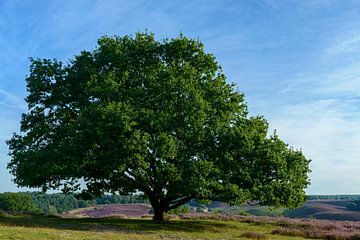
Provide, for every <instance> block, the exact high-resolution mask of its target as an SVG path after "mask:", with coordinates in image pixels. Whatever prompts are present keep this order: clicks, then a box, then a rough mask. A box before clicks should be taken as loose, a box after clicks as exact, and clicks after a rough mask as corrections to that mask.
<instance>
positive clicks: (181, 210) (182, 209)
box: [169, 205, 190, 215]
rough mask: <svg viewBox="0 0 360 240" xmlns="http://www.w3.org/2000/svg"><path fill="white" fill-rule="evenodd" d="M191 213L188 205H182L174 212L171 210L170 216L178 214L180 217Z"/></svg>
mask: <svg viewBox="0 0 360 240" xmlns="http://www.w3.org/2000/svg"><path fill="white" fill-rule="evenodd" d="M188 212H190V208H189V206H188V205H182V206H180V207H178V208H175V209H173V210H170V211H169V214H176V215H179V214H183V213H188Z"/></svg>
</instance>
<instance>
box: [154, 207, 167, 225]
mask: <svg viewBox="0 0 360 240" xmlns="http://www.w3.org/2000/svg"><path fill="white" fill-rule="evenodd" d="M153 208H154V217H153V220H154V221H156V222H159V223H162V222H164V221H165V218H164V213H165V211H164V209H162V208H161V207H160V206H158V207H154V206H153Z"/></svg>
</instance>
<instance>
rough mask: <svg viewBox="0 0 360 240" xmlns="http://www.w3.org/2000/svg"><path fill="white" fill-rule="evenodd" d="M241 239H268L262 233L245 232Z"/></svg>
mask: <svg viewBox="0 0 360 240" xmlns="http://www.w3.org/2000/svg"><path fill="white" fill-rule="evenodd" d="M241 237H243V238H250V239H256V240H265V239H268V237H267V236H266V235H265V234H263V233H258V232H246V233H243V234H242V235H241Z"/></svg>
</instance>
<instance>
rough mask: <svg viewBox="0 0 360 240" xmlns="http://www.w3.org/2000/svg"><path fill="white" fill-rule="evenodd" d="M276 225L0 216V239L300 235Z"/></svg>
mask: <svg viewBox="0 0 360 240" xmlns="http://www.w3.org/2000/svg"><path fill="white" fill-rule="evenodd" d="M274 228H275V227H274V226H272V225H267V224H264V225H259V224H249V223H240V222H233V221H226V222H225V221H210V220H209V221H206V220H197V221H195V220H172V221H171V222H169V223H166V224H161V225H159V224H154V223H152V222H151V221H150V220H148V219H59V218H55V217H42V216H16V217H0V239H34V240H35V239H36V240H38V239H126V240H132V239H134V240H136V239H172V240H174V239H224V240H225V239H244V238H242V237H241V235H242V234H243V233H245V232H258V233H265V234H266V235H267V236H268V238H267V239H274V240H275V239H279V240H280V239H283V240H285V239H289V240H296V239H298V240H300V239H303V238H298V237H288V236H285V237H284V236H277V235H271V234H270V232H271V230H273V229H274Z"/></svg>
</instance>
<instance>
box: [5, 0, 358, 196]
mask: <svg viewBox="0 0 360 240" xmlns="http://www.w3.org/2000/svg"><path fill="white" fill-rule="evenodd" d="M359 12H360V2H359V1H355V0H354V1H346V0H338V1H321V0H320V1H311V0H308V1H306V0H304V1H296V0H294V1H291V0H288V1H281V0H277V1H275V0H274V1H272V0H264V1H260V0H258V1H256V0H243V1H211V0H207V1H197V0H192V1H120V0H119V1H106V0H103V1H95V0H92V1H87V0H86V1H35V0H34V1H30V0H22V1H10V0H8V1H1V2H0V53H1V58H0V124H1V125H0V183H1V184H0V192H2V191H17V190H18V189H17V188H16V186H15V185H14V184H13V183H12V182H11V178H12V176H11V175H10V174H9V173H8V171H7V169H6V164H7V162H8V161H9V157H8V156H7V152H8V149H7V146H6V144H5V142H4V141H5V140H7V139H9V138H10V137H11V133H12V132H17V131H19V121H20V114H21V113H22V112H24V111H26V104H25V101H24V100H23V99H24V98H25V96H26V85H25V81H24V79H25V77H26V75H27V74H28V69H29V60H28V58H29V57H40V58H57V59H59V60H62V61H65V62H66V61H67V60H69V59H70V58H72V57H73V56H74V55H76V54H78V53H79V52H80V51H81V50H92V49H94V47H95V45H96V40H97V39H98V38H99V37H100V36H103V35H125V34H134V33H135V32H137V31H144V30H145V29H147V30H148V31H151V32H154V33H155V35H156V37H157V38H158V39H161V38H164V37H170V38H171V37H176V36H177V35H178V34H179V33H180V32H182V33H183V34H184V35H185V36H188V37H193V38H200V40H201V41H202V42H203V43H204V44H205V47H206V51H208V52H210V53H213V54H214V55H215V56H216V58H217V60H218V62H219V63H220V65H222V67H223V70H224V73H225V74H226V75H227V77H228V81H229V82H234V83H236V84H237V85H238V88H239V90H240V91H241V92H243V93H244V94H245V96H246V101H247V102H248V104H249V110H250V113H251V114H253V115H263V116H265V118H266V119H268V120H269V122H270V127H271V129H277V132H278V134H279V135H280V137H281V138H282V139H284V140H285V141H286V142H288V143H289V144H290V145H292V146H295V147H296V148H301V149H302V150H303V152H304V153H305V154H306V156H307V157H308V158H311V159H312V163H311V168H312V173H311V186H310V187H309V189H308V190H307V192H308V193H309V194H338V193H357V194H359V193H360V174H359V173H360V162H359V160H360V159H359V157H360V147H359V145H360V14H359Z"/></svg>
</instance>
